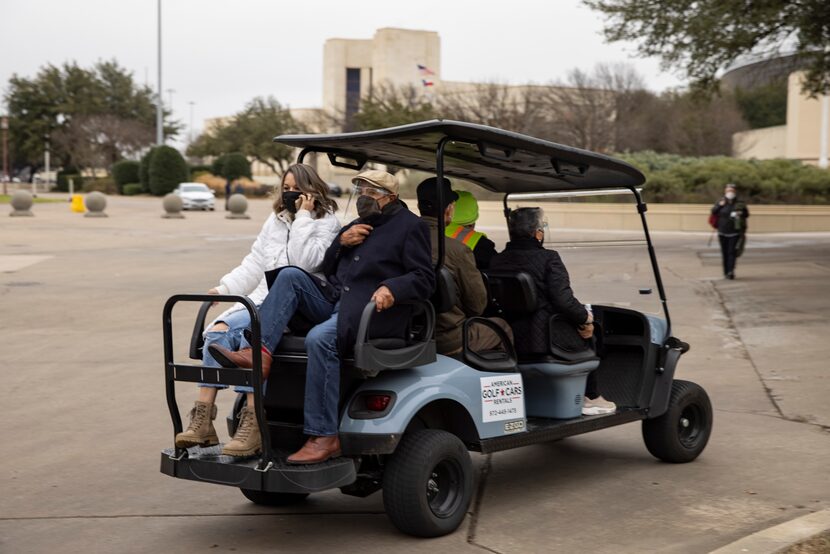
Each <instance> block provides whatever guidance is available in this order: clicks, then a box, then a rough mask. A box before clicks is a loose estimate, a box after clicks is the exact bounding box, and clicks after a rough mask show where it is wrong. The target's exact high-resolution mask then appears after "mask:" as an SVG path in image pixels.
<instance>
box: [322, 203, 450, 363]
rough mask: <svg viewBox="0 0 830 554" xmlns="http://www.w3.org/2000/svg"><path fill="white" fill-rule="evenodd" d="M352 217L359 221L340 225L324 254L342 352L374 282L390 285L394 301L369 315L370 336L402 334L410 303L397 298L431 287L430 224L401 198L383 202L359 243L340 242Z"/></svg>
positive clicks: (423, 295) (424, 295) (409, 298)
mask: <svg viewBox="0 0 830 554" xmlns="http://www.w3.org/2000/svg"><path fill="white" fill-rule="evenodd" d="M356 223H363V221H361V220H359V219H358V220H355V221H353V222H351V223H349V224H348V225H347V226H345V227H343V229H341V230H340V233H338V235H337V237H335V239H334V242H332V244H331V246H330V247H329V249H328V250H327V251H326V254H325V257H324V258H323V273H324V274H325V275H326V278H327V279H328V283H329V284H330V285H331V287H333V288H334V292H335V294H336V295H337V296H338V297H339V299H340V312H339V315H338V319H337V348H338V350H339V351H340V353H341V355H343V356H347V355H349V354H350V353H351V352H352V350H353V348H354V342H355V338H356V336H357V327H358V324H359V323H360V315H361V314H362V313H363V309H364V308H365V307H366V304H367V303H368V302H369V300H370V299H371V297H372V294H373V293H374V292H375V291H376V290H377V289H378V287H380V286H381V285H386V286H387V287H389V290H390V291H392V295H393V296H394V297H395V305H394V306H393V307H392V308H390V309H388V310H384V311H383V312H380V313H376V314H375V315H374V316H373V318H372V325H371V326H370V329H369V336H370V337H371V338H378V337H403V336H404V333H405V332H406V328H407V325H408V323H409V316H410V312H411V308H410V307H408V306H405V305H401V304H406V303H407V302H414V301H417V300H427V299H429V298H430V296H431V295H432V291H433V289H434V288H435V273H434V270H433V267H432V249H431V246H430V238H429V230H428V228H427V225H426V223H424V222H423V221H421V219H420V218H419V217H418V216H416V215H415V214H413V213H412V212H410V211H409V210H408V209H407V208H406V206H405V205H404V204H403V203H402V202H400V201H396V202H394V203H392V204H389V205H387V206H385V207H384V209H383V213H382V215H381V216H380V218H379V219H378V220H377V221H373V222H372V223H371V225H372V227H373V230H372V232H371V233H370V234H369V236H368V237H366V240H364V241H363V242H362V243H361V244H359V245H357V246H354V247H346V246H342V245H341V244H340V235H342V234H343V233H344V232H345V231H346V230H348V229H349V228H350V227H351V226H352V225H354V224H356ZM329 294H331V293H329Z"/></svg>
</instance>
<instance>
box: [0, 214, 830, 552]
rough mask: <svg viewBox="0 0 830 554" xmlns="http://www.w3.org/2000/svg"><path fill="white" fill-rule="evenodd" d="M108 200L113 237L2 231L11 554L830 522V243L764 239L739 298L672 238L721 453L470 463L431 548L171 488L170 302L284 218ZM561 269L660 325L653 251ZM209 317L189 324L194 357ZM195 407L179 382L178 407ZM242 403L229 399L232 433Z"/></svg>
mask: <svg viewBox="0 0 830 554" xmlns="http://www.w3.org/2000/svg"><path fill="white" fill-rule="evenodd" d="M109 203H110V205H109V206H108V209H107V212H108V213H109V214H110V217H109V218H107V219H89V218H86V219H85V218H83V217H82V216H80V215H79V214H72V213H70V212H69V206H68V204H67V205H63V204H38V205H36V206H34V211H35V217H33V218H9V217H5V216H3V214H2V213H0V237H2V239H0V313H2V314H3V315H4V316H5V317H4V319H5V327H6V328H5V329H4V332H3V333H2V335H0V336H2V338H0V345H1V346H2V353H3V359H2V364H0V368H2V374H3V377H4V380H5V386H4V387H3V389H2V392H0V405H2V406H3V416H4V417H3V419H4V421H3V423H4V425H3V427H4V430H5V431H4V433H3V442H4V444H3V452H4V455H3V458H2V461H0V490H2V495H0V552H4V553H5V552H9V553H17V552H50V551H60V552H67V553H69V552H151V551H167V552H192V551H196V550H201V549H207V550H210V551H216V552H226V551H236V552H312V551H313V552H326V551H335V550H337V551H346V552H350V551H362V552H367V553H370V552H386V551H389V550H390V549H395V551H400V552H410V551H411V552H415V551H424V550H426V549H430V550H432V551H435V552H446V551H451V550H452V551H458V552H464V551H470V552H473V551H479V552H480V551H491V552H505V553H507V552H570V551H574V550H577V549H579V550H584V549H590V550H601V551H605V550H607V551H616V552H642V551H660V552H708V551H711V550H714V549H716V548H719V547H723V546H724V545H727V544H729V543H732V542H733V541H735V540H738V539H740V538H741V537H744V536H747V535H750V534H752V533H756V532H758V531H761V530H764V529H766V528H768V527H771V526H774V525H777V524H780V523H783V522H787V521H790V520H793V519H795V518H798V517H800V516H804V515H806V514H809V513H812V512H818V511H820V510H823V509H827V508H830V472H829V471H828V469H827V467H828V466H827V459H828V457H830V432H829V431H830V404H828V403H827V402H825V401H824V399H825V398H826V397H827V392H828V388H829V387H828V378H829V377H828V375H830V373H828V359H830V343H829V342H828V341H827V340H826V338H825V337H824V334H825V333H826V331H827V329H828V325H827V324H828V316H827V313H828V308H830V306H828V304H830V279H828V276H830V235H776V236H772V235H765V236H758V237H752V238H751V242H750V247H749V248H748V250H747V252H746V254H745V255H744V257H743V258H742V259H741V260H740V261H739V266H738V279H737V280H735V281H723V280H720V279H719V274H720V271H719V263H720V262H719V259H718V257H717V255H718V254H717V251H716V250H715V249H714V246H713V247H712V248H707V247H706V241H707V239H708V236H707V235H704V234H680V233H664V234H657V235H656V236H655V241H656V243H657V250H658V257H659V258H660V261H661V266H662V268H663V272H664V278H665V280H666V287H667V293H668V296H669V299H670V308H671V314H672V318H673V323H674V333H675V335H676V336H678V337H680V338H682V339H683V340H686V341H688V342H689V343H690V344H691V345H692V350H691V351H690V352H689V353H688V354H687V355H686V356H684V358H683V359H682V360H681V363H680V367H679V369H678V375H677V376H678V377H679V378H682V379H689V380H694V381H696V382H698V383H700V384H701V385H702V386H703V387H704V388H706V390H707V391H708V392H709V394H710V396H711V397H712V401H713V405H714V407H715V426H714V431H713V435H712V439H711V441H710V443H709V446H708V448H707V449H706V451H705V452H704V453H703V455H702V456H701V457H700V458H699V459H698V460H697V461H695V462H694V463H691V464H684V465H669V464H664V463H660V462H658V461H656V460H655V459H653V458H652V457H651V456H650V455H649V454H648V452H647V451H646V449H645V447H644V446H643V443H642V439H641V437H640V430H639V425H638V424H630V425H626V426H622V427H618V428H614V429H608V430H605V431H601V432H597V433H592V434H589V435H585V436H580V437H574V438H571V439H567V440H564V441H560V442H556V443H551V444H545V445H538V446H533V447H528V448H524V449H519V450H515V451H509V452H504V453H499V454H495V455H492V456H479V455H473V460H474V463H475V464H476V468H477V479H478V495H477V498H476V499H475V500H474V504H473V506H472V508H471V512H470V514H469V517H468V518H467V520H466V522H465V524H464V525H463V526H462V528H461V529H459V531H458V532H456V533H454V534H453V535H450V536H448V537H444V538H441V539H436V540H429V541H423V540H417V539H413V538H410V537H407V536H403V535H401V534H400V533H398V532H397V531H396V530H395V529H394V528H393V527H392V525H391V524H390V523H389V522H388V521H387V519H386V517H385V514H384V512H383V505H382V502H381V498H380V495H379V494H375V495H373V496H371V497H369V498H366V499H357V498H352V497H348V496H344V495H342V494H340V493H339V492H328V493H323V494H319V495H313V496H312V497H310V499H309V500H308V502H307V503H305V504H304V505H302V506H300V507H293V508H286V509H274V508H261V507H257V506H255V505H253V504H251V503H249V502H248V501H247V500H245V499H244V498H243V497H242V495H241V494H240V493H239V492H238V491H236V490H234V489H231V488H226V487H221V486H213V485H207V484H201V483H193V482H186V481H180V480H176V479H172V478H169V477H167V476H165V475H162V474H161V473H159V471H158V463H159V450H160V449H161V448H163V447H165V446H167V445H169V443H170V442H171V439H172V436H171V425H170V421H169V416H168V414H167V409H166V404H165V399H164V386H163V378H162V353H161V328H160V323H161V308H162V305H163V302H164V300H165V299H166V298H167V297H168V296H169V295H171V294H173V293H176V292H195V291H204V290H207V289H208V288H210V287H211V286H213V285H215V284H216V281H217V279H218V278H219V277H220V276H221V275H223V274H224V273H225V272H226V271H227V270H228V269H230V268H231V267H232V266H233V265H234V264H236V263H237V262H238V261H239V260H240V259H241V258H242V257H243V256H244V255H245V254H246V252H247V251H248V249H249V247H250V244H251V241H252V240H253V238H254V237H255V235H256V233H257V231H258V229H259V227H260V225H261V223H262V221H264V219H265V217H266V215H267V213H268V210H269V205H268V203H267V202H264V201H254V202H252V203H251V210H250V211H251V214H252V216H253V217H252V219H251V220H234V221H229V220H226V219H224V215H223V213H222V212H215V213H188V214H186V215H187V218H186V219H184V220H164V219H161V217H160V215H161V213H162V209H161V203H160V201H158V200H154V199H143V198H138V199H136V198H111V199H109ZM0 209H2V207H0ZM493 236H494V239H496V240H497V241H503V240H504V237H503V234H499V233H493ZM558 237H559V238H562V239H568V240H584V239H586V238H587V239H594V240H611V239H613V240H619V239H620V238H628V235H623V234H614V233H585V232H583V233H571V232H561V233H558ZM562 252H563V256H564V257H565V259H566V261H567V263H568V265H569V269H570V270H571V273H572V277H573V281H574V283H575V288H576V291H577V294H578V296H579V297H580V299H582V300H583V301H585V302H589V301H591V302H593V303H601V301H605V300H606V297H607V298H611V297H612V296H613V295H614V294H615V293H616V292H619V293H620V294H621V295H622V297H624V298H625V299H626V300H625V301H626V302H629V303H630V305H632V306H635V307H640V306H639V304H638V303H643V304H644V307H655V302H654V298H653V297H639V296H638V295H636V294H634V293H632V290H635V287H638V286H640V285H642V284H643V283H645V282H646V281H647V275H648V266H647V263H646V262H647V260H646V258H645V257H644V256H641V257H636V256H634V255H633V254H632V252H637V253H639V254H642V250H641V248H639V247H638V246H635V245H632V246H627V247H623V248H615V249H610V248H607V247H605V246H604V245H598V246H596V247H594V248H591V249H587V250H571V249H568V248H563V249H562ZM609 276H610V277H609ZM194 312H195V309H194V310H188V309H181V310H177V313H176V315H175V324H176V325H177V339H178V342H179V346H178V348H177V351H178V352H179V353H180V354H181V355H183V354H184V352H185V348H186V341H187V335H188V332H189V328H188V327H189V324H190V322H191V321H192V317H193V313H194ZM194 396H195V391H193V390H192V389H190V388H188V387H186V386H184V385H183V386H182V389H181V392H180V394H179V398H180V405H181V406H183V407H185V409H187V407H189V404H190V402H191V400H192V399H193V397H194ZM231 401H232V398H231V394H228V393H226V394H225V395H224V396H223V397H222V398H221V405H220V414H224V413H226V412H227V410H228V409H229V407H230V403H231ZM219 432H220V435H221V436H224V434H225V432H224V429H223V428H219Z"/></svg>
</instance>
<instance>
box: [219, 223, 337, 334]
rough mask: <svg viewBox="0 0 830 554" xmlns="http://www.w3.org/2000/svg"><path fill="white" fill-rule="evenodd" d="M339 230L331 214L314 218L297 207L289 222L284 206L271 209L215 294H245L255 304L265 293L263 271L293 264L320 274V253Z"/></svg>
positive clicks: (236, 306) (258, 302)
mask: <svg viewBox="0 0 830 554" xmlns="http://www.w3.org/2000/svg"><path fill="white" fill-rule="evenodd" d="M339 231H340V221H339V220H338V219H337V216H335V215H334V214H329V213H327V214H326V215H324V216H323V217H321V218H320V219H314V218H312V217H311V212H309V211H308V210H297V213H296V214H295V215H294V221H293V222H292V221H291V219H290V218H289V214H288V212H287V211H285V210H283V211H282V212H280V213H279V214H273V213H272V214H271V215H270V216H269V217H268V219H267V220H266V221H265V224H264V225H263V226H262V229H261V230H260V231H259V235H258V236H257V238H256V240H255V241H254V244H253V246H251V252H250V253H249V254H248V255H247V256H245V258H244V259H243V260H242V263H241V264H239V265H238V266H237V267H236V268H235V269H233V270H232V271H231V272H230V273H228V274H227V275H225V276H224V277H222V279H220V280H219V285H218V286H217V287H216V290H218V291H219V294H242V295H246V296H247V297H248V298H250V299H251V301H252V302H253V303H254V304H256V305H259V304H261V303H262V301H263V300H264V299H265V297H266V296H267V295H268V284H267V283H266V282H265V275H264V274H265V272H266V271H270V270H272V269H275V268H278V267H283V266H287V265H293V266H297V267H300V268H302V269H304V270H306V271H308V272H309V273H312V274H316V275H318V276H320V277H322V274H321V273H320V269H321V266H322V264H323V256H324V255H325V253H326V249H328V247H329V245H331V242H332V241H333V240H334V238H335V237H336V236H337V233H338V232H339ZM241 309H244V306H242V304H239V303H236V304H234V305H233V306H231V307H230V308H229V309H228V310H226V311H224V312H223V313H222V314H220V315H219V316H218V317H217V318H216V319H215V320H214V323H215V322H216V321H221V320H222V319H223V318H224V317H227V316H228V314H230V313H233V312H235V311H237V310H241ZM211 325H212V324H211ZM208 328H210V326H208Z"/></svg>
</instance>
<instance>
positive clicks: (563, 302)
mask: <svg viewBox="0 0 830 554" xmlns="http://www.w3.org/2000/svg"><path fill="white" fill-rule="evenodd" d="M490 269H491V270H496V271H509V272H513V273H518V272H520V271H523V272H525V273H528V274H529V275H530V276H531V277H532V278H533V282H534V283H535V284H536V295H537V299H538V306H537V310H536V311H535V312H534V313H532V314H526V315H523V316H521V317H518V318H513V319H511V320H510V325H511V327H513V336H514V337H515V338H516V352H518V353H520V354H545V353H547V352H548V345H549V343H550V336H549V328H548V320H549V319H550V317H551V316H552V315H554V314H561V316H562V317H563V318H564V319H565V320H566V321H567V322H568V323H570V325H564V326H557V329H558V336H557V337H556V342H557V343H558V344H560V345H561V346H563V347H566V348H569V349H574V350H579V349H581V348H584V347H585V345H584V341H583V340H582V338H581V337H580V336H579V333H578V332H577V326H578V325H582V324H583V323H585V321H586V320H587V319H588V310H586V309H585V306H583V305H582V303H580V302H579V300H577V299H576V298H575V297H574V293H573V290H571V282H570V278H569V277H568V270H567V269H565V264H563V263H562V259H561V258H560V257H559V254H558V253H557V252H556V251H555V250H547V249H546V248H544V247H543V246H542V245H541V244H540V243H539V241H537V240H535V239H532V238H527V239H518V240H512V241H510V242H508V243H507V247H506V248H505V249H504V251H503V252H501V253H500V254H496V255H495V256H493V259H492V260H491V261H490ZM563 335H564V336H563Z"/></svg>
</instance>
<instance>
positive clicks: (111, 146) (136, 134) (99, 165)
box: [52, 114, 153, 171]
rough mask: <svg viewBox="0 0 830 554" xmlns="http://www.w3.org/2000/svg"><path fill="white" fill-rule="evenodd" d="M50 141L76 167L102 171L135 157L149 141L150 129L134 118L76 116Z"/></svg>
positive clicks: (105, 115) (151, 133)
mask: <svg viewBox="0 0 830 554" xmlns="http://www.w3.org/2000/svg"><path fill="white" fill-rule="evenodd" d="M52 140H53V141H54V142H55V144H56V145H58V146H59V147H60V148H62V149H63V150H64V151H65V152H67V153H69V154H70V155H71V159H72V160H73V162H74V163H75V165H77V166H78V167H79V168H80V167H83V168H87V169H104V170H105V171H109V167H110V166H111V165H112V164H113V163H115V162H117V161H118V160H120V159H122V158H124V157H130V156H134V155H137V154H138V153H139V152H140V151H141V150H142V149H143V148H145V147H146V146H147V145H148V144H151V143H152V141H153V129H152V128H151V127H149V126H148V125H145V124H144V123H142V122H140V121H138V120H135V119H124V118H121V117H118V116H116V115H112V114H96V115H76V116H75V117H73V118H72V121H70V122H69V124H68V125H66V126H65V127H64V128H63V129H60V130H58V131H56V132H55V133H54V135H53V136H52Z"/></svg>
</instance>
